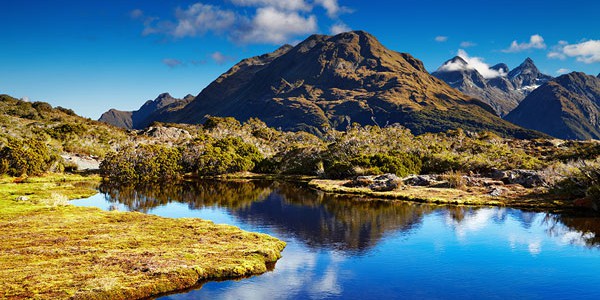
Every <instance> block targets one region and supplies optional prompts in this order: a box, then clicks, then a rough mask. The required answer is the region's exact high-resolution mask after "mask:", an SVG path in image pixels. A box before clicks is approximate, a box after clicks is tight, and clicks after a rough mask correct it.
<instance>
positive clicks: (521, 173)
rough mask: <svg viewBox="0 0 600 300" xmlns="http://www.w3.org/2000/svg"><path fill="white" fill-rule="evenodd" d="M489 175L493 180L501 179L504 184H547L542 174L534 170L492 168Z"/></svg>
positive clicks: (528, 185) (531, 185) (530, 185)
mask: <svg viewBox="0 0 600 300" xmlns="http://www.w3.org/2000/svg"><path fill="white" fill-rule="evenodd" d="M490 177H491V178H492V179H495V180H502V182H504V183H505V184H520V185H522V186H523V187H526V188H533V187H540V186H547V185H548V184H547V183H546V180H545V179H544V176H543V175H542V174H540V172H538V171H534V170H520V169H516V170H508V171H500V170H492V172H491V173H490Z"/></svg>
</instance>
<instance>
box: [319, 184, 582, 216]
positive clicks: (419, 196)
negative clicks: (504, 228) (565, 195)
mask: <svg viewBox="0 0 600 300" xmlns="http://www.w3.org/2000/svg"><path fill="white" fill-rule="evenodd" d="M348 181H349V180H325V179H314V180H311V181H310V182H309V186H310V187H312V188H315V189H318V190H321V191H324V192H329V193H339V194H354V195H364V196H368V197H374V198H383V199H395V200H406V201H414V202H425V203H435V204H455V205H473V206H510V207H519V208H531V209H536V208H539V209H575V208H576V206H575V205H574V202H573V201H572V200H568V199H561V198H560V197H558V196H556V195H552V194H549V193H548V192H547V190H545V189H528V188H523V187H521V186H518V185H513V186H505V187H506V188H507V191H506V193H505V194H503V195H501V196H491V195H489V192H488V189H487V188H483V187H468V188H465V189H455V188H432V187H419V186H401V187H400V188H398V189H396V190H394V191H388V192H377V191H372V190H371V189H369V188H359V187H358V188H357V187H346V186H344V183H346V182H348Z"/></svg>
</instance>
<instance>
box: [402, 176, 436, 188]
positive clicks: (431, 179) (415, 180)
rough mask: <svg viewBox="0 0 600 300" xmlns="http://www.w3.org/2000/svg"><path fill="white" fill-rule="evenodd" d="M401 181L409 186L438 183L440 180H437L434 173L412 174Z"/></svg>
mask: <svg viewBox="0 0 600 300" xmlns="http://www.w3.org/2000/svg"><path fill="white" fill-rule="evenodd" d="M403 182H404V184H406V185H410V186H432V185H436V184H439V183H440V182H441V181H440V180H438V177H437V176H436V175H412V176H408V177H406V178H404V179H403Z"/></svg>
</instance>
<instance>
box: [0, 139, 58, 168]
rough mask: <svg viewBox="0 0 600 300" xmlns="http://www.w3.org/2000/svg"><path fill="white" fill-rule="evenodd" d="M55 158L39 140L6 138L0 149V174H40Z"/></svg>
mask: <svg viewBox="0 0 600 300" xmlns="http://www.w3.org/2000/svg"><path fill="white" fill-rule="evenodd" d="M56 160H57V157H56V156H54V155H53V154H52V153H51V152H50V150H49V149H48V146H47V145H46V144H45V143H43V142H41V141H38V140H35V139H31V140H28V141H24V140H18V139H15V138H8V139H7V143H6V145H5V146H4V147H3V148H2V150H0V174H8V175H11V176H21V175H23V174H27V175H41V174H43V173H44V172H46V171H48V170H49V168H50V167H51V165H52V163H53V162H54V161H56Z"/></svg>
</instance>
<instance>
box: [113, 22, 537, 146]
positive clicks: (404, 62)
mask: <svg viewBox="0 0 600 300" xmlns="http://www.w3.org/2000/svg"><path fill="white" fill-rule="evenodd" d="M498 67H499V68H502V67H504V66H498ZM522 69H523V70H522V71H521V72H520V73H519V74H516V75H515V76H514V77H515V80H514V81H510V82H509V83H510V85H511V86H512V87H513V88H514V89H515V90H518V89H525V87H527V85H528V84H530V80H529V78H530V77H531V76H529V75H528V74H530V73H531V72H530V69H528V68H527V69H526V68H525V67H523V68H522ZM506 70H508V68H506ZM515 70H516V69H515ZM535 70H537V68H536V69H535ZM513 71H514V70H513ZM534 77H535V76H534ZM517 78H518V79H517ZM535 78H538V77H535ZM169 97H170V96H169ZM159 98H160V97H159ZM186 99H187V100H186ZM186 99H184V100H179V101H175V100H172V99H170V100H169V101H166V102H165V103H167V104H166V105H165V104H162V102H161V101H158V98H157V100H154V101H153V102H152V103H149V102H147V103H146V104H145V105H144V106H145V107H146V108H144V107H142V108H141V109H140V110H138V111H136V112H131V118H130V115H129V114H128V113H127V112H119V111H115V110H111V111H109V112H107V113H105V114H104V115H103V117H102V118H101V119H102V120H103V121H105V122H108V123H111V124H114V125H117V126H121V127H128V126H129V127H130V128H139V127H140V126H146V125H147V124H149V123H151V122H152V121H161V122H175V123H202V122H204V120H205V119H206V117H207V116H209V115H210V116H231V117H235V118H236V119H238V120H241V121H245V120H247V119H249V118H252V117H257V118H260V119H261V120H263V121H264V122H265V123H267V125H269V126H272V127H276V128H281V129H283V130H305V131H308V132H313V133H320V132H323V130H326V129H327V128H335V129H345V128H346V127H347V126H349V125H350V124H352V123H354V122H356V123H359V124H362V125H380V126H385V125H389V124H394V123H399V124H401V125H403V126H406V127H408V128H409V129H411V130H412V131H413V133H415V134H420V133H424V132H438V131H445V130H448V129H455V128H463V129H465V130H470V131H481V130H490V131H494V132H496V133H499V134H501V135H505V136H513V137H520V138H527V137H536V136H540V135H541V134H540V133H537V132H534V131H531V130H525V129H523V128H520V127H518V126H515V125H513V124H511V123H509V122H507V121H504V120H502V119H501V118H499V117H497V116H496V115H495V114H494V112H495V111H494V109H493V108H492V107H491V106H490V105H488V104H486V103H484V102H482V101H480V100H478V99H476V98H474V97H472V96H468V95H465V94H463V93H462V92H460V91H458V90H456V89H453V88H451V87H450V86H448V85H447V84H445V83H444V82H443V81H441V80H440V79H438V78H436V77H434V76H431V75H430V74H429V73H428V72H427V70H426V69H425V67H424V66H423V63H422V62H421V61H419V60H418V59H416V58H414V57H412V56H411V55H410V54H406V53H399V52H395V51H392V50H389V49H387V48H385V47H384V46H383V45H381V44H380V43H379V41H377V39H376V38H375V37H373V36H372V35H370V34H368V33H366V32H363V31H354V32H347V33H342V34H338V35H335V36H326V35H313V36H311V37H309V38H308V39H306V40H305V41H303V42H301V43H299V44H298V45H296V46H294V47H292V46H289V45H285V46H283V47H281V48H279V49H277V50H276V51H274V52H272V53H269V54H265V55H261V56H257V57H252V58H248V59H244V60H242V61H241V62H240V63H238V64H236V65H235V66H233V67H232V68H231V69H230V70H228V71H227V72H226V73H224V74H222V75H221V76H220V77H219V78H217V79H216V80H215V81H214V82H212V83H211V84H210V85H209V86H208V87H206V88H205V89H204V90H202V91H201V92H200V93H199V94H198V95H197V96H196V97H195V98H194V99H193V100H190V99H191V97H186ZM155 102H158V103H156V104H157V105H154V103H155ZM514 106H516V103H515V105H514Z"/></svg>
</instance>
